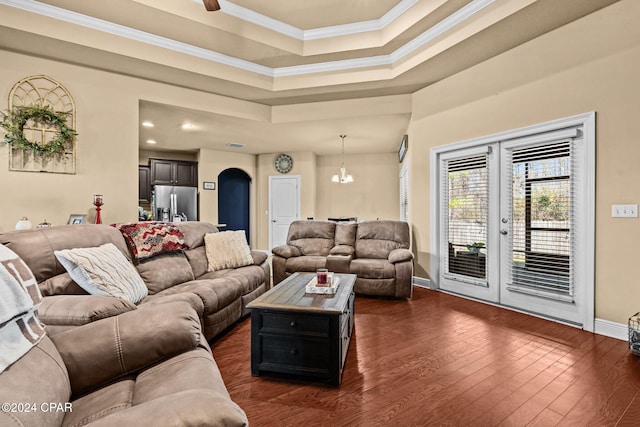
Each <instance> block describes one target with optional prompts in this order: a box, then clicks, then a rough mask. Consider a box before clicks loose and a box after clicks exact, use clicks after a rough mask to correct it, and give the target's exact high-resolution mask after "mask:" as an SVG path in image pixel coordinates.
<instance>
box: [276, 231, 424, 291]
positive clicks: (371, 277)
mask: <svg viewBox="0 0 640 427" xmlns="http://www.w3.org/2000/svg"><path fill="white" fill-rule="evenodd" d="M409 239H410V237H409V225H408V224H407V223H406V222H402V221H363V222H360V223H342V222H338V223H336V222H333V221H294V222H293V223H291V226H290V227H289V233H288V236H287V244H286V245H282V246H278V247H275V248H273V249H272V252H273V283H274V284H278V283H280V282H281V281H282V280H284V279H285V278H287V277H288V276H290V275H291V274H293V273H295V272H314V271H316V269H318V268H328V269H329V271H333V272H336V273H351V274H356V275H357V276H358V278H357V279H356V286H355V291H356V293H358V294H360V295H380V296H389V297H395V298H410V297H411V291H412V284H411V281H412V276H413V254H412V253H411V251H410V250H409V243H410V240H409Z"/></svg>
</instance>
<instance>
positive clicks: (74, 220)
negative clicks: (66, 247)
mask: <svg viewBox="0 0 640 427" xmlns="http://www.w3.org/2000/svg"><path fill="white" fill-rule="evenodd" d="M86 220H87V216H86V215H81V214H71V215H69V220H68V221H67V224H84V223H85V221H86Z"/></svg>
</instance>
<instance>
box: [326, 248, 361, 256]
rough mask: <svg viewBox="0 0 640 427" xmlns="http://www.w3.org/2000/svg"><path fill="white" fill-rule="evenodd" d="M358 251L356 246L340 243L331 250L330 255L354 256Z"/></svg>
mask: <svg viewBox="0 0 640 427" xmlns="http://www.w3.org/2000/svg"><path fill="white" fill-rule="evenodd" d="M355 252H356V250H355V248H354V247H353V246H349V245H338V246H334V247H333V248H331V251H330V252H329V254H330V255H346V256H353V254H354V253H355Z"/></svg>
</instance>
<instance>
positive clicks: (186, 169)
mask: <svg viewBox="0 0 640 427" xmlns="http://www.w3.org/2000/svg"><path fill="white" fill-rule="evenodd" d="M149 164H150V168H151V185H152V186H153V185H179V186H183V187H197V186H198V163H196V162H188V161H184V160H165V159H150V160H149Z"/></svg>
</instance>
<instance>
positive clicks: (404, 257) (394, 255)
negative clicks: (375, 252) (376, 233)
mask: <svg viewBox="0 0 640 427" xmlns="http://www.w3.org/2000/svg"><path fill="white" fill-rule="evenodd" d="M388 259H389V262H390V263H391V264H396V263H398V262H403V261H411V260H412V259H413V253H412V252H411V251H410V250H409V249H394V250H392V251H391V252H390V253H389V258H388Z"/></svg>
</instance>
